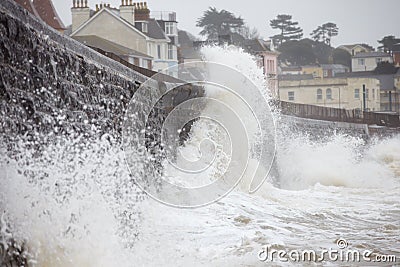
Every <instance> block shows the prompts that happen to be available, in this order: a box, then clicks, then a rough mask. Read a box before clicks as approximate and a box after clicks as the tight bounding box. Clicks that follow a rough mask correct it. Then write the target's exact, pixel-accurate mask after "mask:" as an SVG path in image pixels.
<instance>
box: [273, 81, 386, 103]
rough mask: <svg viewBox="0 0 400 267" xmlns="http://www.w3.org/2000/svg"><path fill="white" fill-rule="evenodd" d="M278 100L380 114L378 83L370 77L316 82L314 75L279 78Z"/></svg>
mask: <svg viewBox="0 0 400 267" xmlns="http://www.w3.org/2000/svg"><path fill="white" fill-rule="evenodd" d="M364 85H365V103H364V97H363V94H364V91H363V88H364V87H363V86H364ZM279 97H280V100H283V101H288V102H294V103H301V104H309V105H316V106H324V107H333V108H343V109H349V110H353V109H355V110H364V109H365V110H369V111H379V110H380V87H379V80H378V79H375V78H370V77H335V78H325V79H315V78H314V77H313V75H312V74H303V75H283V76H280V77H279Z"/></svg>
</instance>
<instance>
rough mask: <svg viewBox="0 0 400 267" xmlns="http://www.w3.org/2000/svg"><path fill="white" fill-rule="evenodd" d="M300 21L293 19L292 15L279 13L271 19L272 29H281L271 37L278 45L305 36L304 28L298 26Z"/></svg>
mask: <svg viewBox="0 0 400 267" xmlns="http://www.w3.org/2000/svg"><path fill="white" fill-rule="evenodd" d="M298 24H299V23H298V22H294V21H292V16H291V15H285V14H282V15H278V16H277V17H276V19H273V20H271V21H270V24H269V25H270V26H271V28H272V29H278V30H280V33H279V34H276V35H274V36H272V37H271V39H272V40H273V42H274V44H275V45H277V46H278V47H279V46H280V45H281V44H282V43H284V42H287V41H292V40H300V39H301V38H302V37H303V29H301V28H300V27H299V26H297V25H298Z"/></svg>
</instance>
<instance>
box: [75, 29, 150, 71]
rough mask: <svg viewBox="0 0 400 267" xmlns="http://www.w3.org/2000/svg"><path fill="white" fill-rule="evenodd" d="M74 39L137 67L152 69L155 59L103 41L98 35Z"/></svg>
mask: <svg viewBox="0 0 400 267" xmlns="http://www.w3.org/2000/svg"><path fill="white" fill-rule="evenodd" d="M72 38H73V39H75V40H77V41H78V42H81V43H83V44H84V45H86V46H89V47H92V48H99V49H101V50H103V51H105V52H110V53H113V54H115V55H117V56H119V57H120V58H122V59H123V60H125V61H127V62H129V63H131V64H134V65H136V66H139V67H142V68H146V69H152V64H153V57H152V56H149V55H146V54H143V53H141V52H139V51H136V50H132V49H129V48H128V47H125V46H122V45H119V44H117V43H114V42H111V41H109V40H106V39H103V38H101V37H98V36H96V35H82V36H74V37H72Z"/></svg>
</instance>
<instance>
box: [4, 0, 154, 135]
mask: <svg viewBox="0 0 400 267" xmlns="http://www.w3.org/2000/svg"><path fill="white" fill-rule="evenodd" d="M146 79H147V77H146V76H144V75H142V74H140V73H138V72H135V71H133V70H131V69H129V68H127V67H125V66H123V65H122V64H120V63H117V62H115V61H113V60H111V59H109V58H107V57H105V56H103V55H101V54H99V53H97V52H95V51H93V50H91V49H89V48H87V47H85V46H83V45H82V44H80V43H78V42H76V41H74V40H72V39H70V38H68V37H66V36H63V35H61V34H60V33H58V32H57V31H55V30H53V29H51V28H49V27H47V26H46V25H45V24H43V23H42V22H41V21H39V19H37V18H36V17H34V16H32V15H31V14H30V13H28V12H27V11H26V10H24V9H23V8H21V7H20V6H18V5H17V4H15V3H14V2H13V1H10V0H2V1H1V3H0V131H1V132H2V133H6V134H8V135H13V134H16V133H17V134H18V133H20V134H30V133H34V132H55V133H57V132H87V131H88V130H93V131H101V132H106V131H110V132H115V131H119V130H120V127H121V122H122V115H123V114H124V111H125V107H126V105H127V103H128V102H129V100H130V99H131V97H132V96H133V94H134V93H135V91H136V90H137V88H138V87H139V85H140V83H142V82H144V81H145V80H146Z"/></svg>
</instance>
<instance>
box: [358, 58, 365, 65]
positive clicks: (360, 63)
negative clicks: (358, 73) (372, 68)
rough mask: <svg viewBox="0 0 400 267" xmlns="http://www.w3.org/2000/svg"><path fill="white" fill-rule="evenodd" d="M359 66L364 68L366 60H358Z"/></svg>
mask: <svg viewBox="0 0 400 267" xmlns="http://www.w3.org/2000/svg"><path fill="white" fill-rule="evenodd" d="M358 65H361V66H364V65H365V59H363V58H359V59H358Z"/></svg>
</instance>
